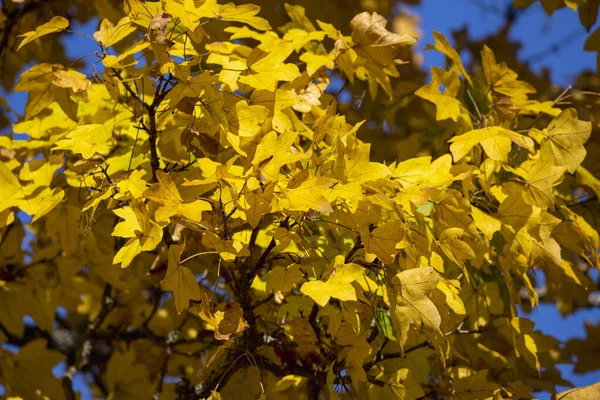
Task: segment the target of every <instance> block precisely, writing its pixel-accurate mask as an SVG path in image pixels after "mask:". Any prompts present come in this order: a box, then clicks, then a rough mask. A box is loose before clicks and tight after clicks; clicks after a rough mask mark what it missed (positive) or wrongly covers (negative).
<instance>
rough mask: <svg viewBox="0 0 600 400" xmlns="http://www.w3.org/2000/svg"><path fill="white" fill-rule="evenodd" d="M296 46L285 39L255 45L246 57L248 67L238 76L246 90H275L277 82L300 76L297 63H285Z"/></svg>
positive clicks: (291, 79)
mask: <svg viewBox="0 0 600 400" xmlns="http://www.w3.org/2000/svg"><path fill="white" fill-rule="evenodd" d="M293 51H294V46H293V45H292V44H291V43H290V42H286V41H285V40H274V41H272V42H270V43H262V44H260V45H259V46H257V47H255V48H254V49H253V50H252V52H250V54H249V55H248V58H247V59H246V67H247V69H246V70H245V71H244V72H242V73H241V74H240V76H239V78H238V85H239V86H240V89H241V90H243V91H244V92H249V91H250V90H252V89H264V90H271V91H274V90H275V89H277V82H279V81H284V82H290V81H293V80H294V79H296V78H297V77H299V76H300V71H299V70H298V67H297V66H296V65H295V64H285V60H286V59H287V58H288V57H289V56H290V54H292V52H293Z"/></svg>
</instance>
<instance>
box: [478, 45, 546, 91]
mask: <svg viewBox="0 0 600 400" xmlns="http://www.w3.org/2000/svg"><path fill="white" fill-rule="evenodd" d="M481 58H482V60H483V73H484V75H485V79H486V81H487V83H488V85H489V88H490V89H489V90H494V91H496V92H498V93H501V94H504V95H506V96H509V97H511V98H513V101H525V100H527V95H528V94H531V93H535V92H536V90H535V89H534V88H533V86H531V85H530V84H529V83H527V82H524V81H520V80H518V79H517V77H518V75H517V74H516V73H515V72H514V71H512V70H511V69H510V68H508V67H507V66H506V63H504V62H503V63H500V64H497V63H496V56H494V53H493V52H492V50H490V48H489V47H487V46H483V50H482V51H481Z"/></svg>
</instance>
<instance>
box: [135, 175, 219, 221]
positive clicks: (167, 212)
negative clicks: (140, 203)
mask: <svg viewBox="0 0 600 400" xmlns="http://www.w3.org/2000/svg"><path fill="white" fill-rule="evenodd" d="M156 178H157V179H158V183H154V184H152V186H150V187H149V188H148V189H146V191H144V197H145V198H147V199H149V200H152V201H154V202H156V203H158V204H160V207H159V208H158V209H157V210H156V213H155V218H156V220H157V221H165V220H168V219H169V218H170V217H172V216H173V215H181V216H182V217H184V218H187V219H189V220H192V221H196V222H198V221H200V220H201V219H202V212H204V211H208V210H211V209H212V207H211V206H210V204H209V203H207V202H206V201H203V200H191V201H190V200H183V199H182V198H181V195H180V194H179V190H178V189H177V186H176V185H175V183H174V182H173V180H172V179H171V177H170V176H169V174H167V173H165V172H162V171H156Z"/></svg>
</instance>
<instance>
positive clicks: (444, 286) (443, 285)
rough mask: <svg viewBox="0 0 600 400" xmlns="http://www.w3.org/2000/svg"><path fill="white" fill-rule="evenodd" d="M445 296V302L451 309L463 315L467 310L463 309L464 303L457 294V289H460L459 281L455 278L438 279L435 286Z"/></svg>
mask: <svg viewBox="0 0 600 400" xmlns="http://www.w3.org/2000/svg"><path fill="white" fill-rule="evenodd" d="M436 287H437V288H438V289H439V290H440V291H441V292H442V293H444V296H445V298H446V304H448V307H450V309H451V310H452V311H454V312H455V313H456V314H459V315H465V314H466V313H467V311H466V310H465V304H464V303H463V301H462V299H461V298H460V296H459V295H458V291H459V289H460V283H459V282H458V281H455V280H451V281H450V280H448V281H445V280H440V281H439V282H438V284H437V286H436Z"/></svg>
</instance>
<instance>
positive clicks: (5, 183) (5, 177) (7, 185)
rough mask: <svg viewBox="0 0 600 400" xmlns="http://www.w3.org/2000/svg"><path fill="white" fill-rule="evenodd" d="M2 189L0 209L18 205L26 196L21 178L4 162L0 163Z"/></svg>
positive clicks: (0, 185)
mask: <svg viewBox="0 0 600 400" xmlns="http://www.w3.org/2000/svg"><path fill="white" fill-rule="evenodd" d="M0 190H1V191H2V198H1V199H0V211H1V210H6V209H7V208H10V207H14V206H18V205H19V203H20V202H21V200H22V199H24V198H25V193H24V192H23V189H22V188H21V183H20V182H19V179H17V177H16V176H15V175H14V174H13V173H12V171H11V170H10V168H8V167H7V166H6V165H5V164H4V163H0Z"/></svg>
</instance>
